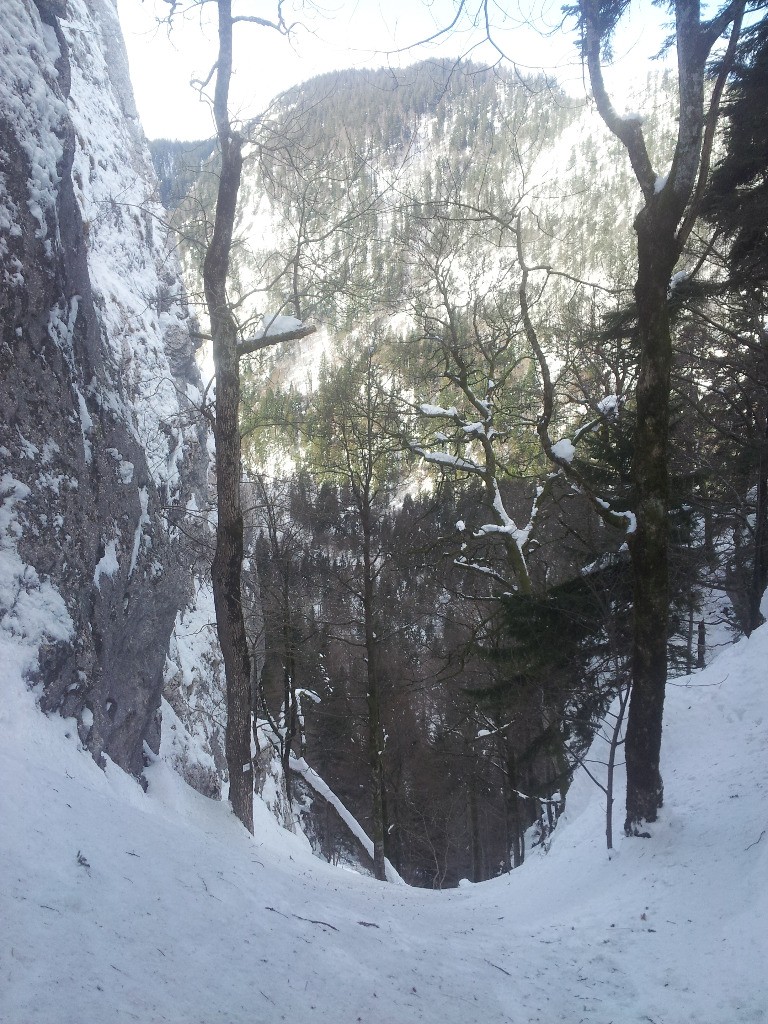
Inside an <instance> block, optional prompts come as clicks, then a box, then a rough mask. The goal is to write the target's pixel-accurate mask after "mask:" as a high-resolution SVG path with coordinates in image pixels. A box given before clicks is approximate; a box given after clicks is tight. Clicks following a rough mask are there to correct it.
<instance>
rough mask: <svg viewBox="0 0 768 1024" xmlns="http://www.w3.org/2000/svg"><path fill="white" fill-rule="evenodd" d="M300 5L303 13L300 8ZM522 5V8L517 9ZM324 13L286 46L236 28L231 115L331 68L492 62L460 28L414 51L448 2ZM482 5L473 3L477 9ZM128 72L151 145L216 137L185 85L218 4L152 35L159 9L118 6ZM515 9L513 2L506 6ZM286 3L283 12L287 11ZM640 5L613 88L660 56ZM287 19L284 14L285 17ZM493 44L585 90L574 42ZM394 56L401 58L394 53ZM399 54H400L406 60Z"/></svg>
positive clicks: (158, 3) (526, 35)
mask: <svg viewBox="0 0 768 1024" xmlns="http://www.w3.org/2000/svg"><path fill="white" fill-rule="evenodd" d="M294 2H295V5H296V6H300V5H301V6H304V7H305V8H307V7H308V5H306V4H303V5H302V4H301V0H294ZM520 2H521V4H522V2H523V0H520ZM534 2H535V3H536V12H537V13H536V16H535V21H536V25H537V26H540V27H541V28H543V29H545V30H546V29H550V30H553V29H555V28H556V26H557V24H558V20H559V18H560V2H559V0H557V2H551V0H534ZM320 3H322V5H323V6H322V8H319V7H318V9H305V10H303V11H302V12H300V13H299V14H298V15H297V17H299V18H300V19H301V22H302V25H301V26H300V27H299V28H297V30H296V32H295V33H294V36H293V38H292V40H290V41H289V40H288V39H286V38H284V37H282V36H280V35H278V34H277V33H276V32H273V31H270V30H268V29H263V28H260V27H257V26H252V25H240V26H239V28H238V31H237V34H236V53H235V80H234V84H233V94H232V95H233V103H232V106H233V109H235V110H238V111H239V112H240V113H241V114H242V115H243V116H249V117H252V116H255V115H256V114H258V113H259V112H260V111H261V110H263V109H264V108H265V107H266V106H267V105H268V103H269V101H270V100H271V99H272V98H274V96H276V95H277V94H278V93H280V92H283V91H284V90H285V89H287V88H289V87H290V86H291V85H294V84H296V83H298V82H302V81H306V80H307V79H309V78H312V77H313V76H314V75H318V74H321V73H323V72H326V71H331V70H333V69H336V68H348V67H381V66H387V65H390V66H394V67H397V66H400V65H405V64H411V63H414V62H415V61H417V60H423V59H426V58H427V57H430V56H447V57H457V56H460V55H467V54H471V56H472V57H473V59H475V60H477V61H480V62H493V61H495V60H497V59H498V56H499V55H498V53H497V52H496V51H494V50H493V49H492V48H491V47H490V46H489V45H488V44H487V43H483V42H482V40H483V36H484V32H483V31H482V30H481V29H474V28H472V26H471V25H470V24H469V23H468V21H466V20H465V21H463V22H462V24H461V26H459V27H457V30H455V31H454V32H452V33H450V34H448V35H447V36H445V37H444V38H443V39H441V40H439V41H437V42H433V43H431V44H429V45H425V46H418V47H416V46H414V44H416V43H418V42H419V41H420V40H422V39H424V38H426V37H429V36H430V35H432V34H433V33H434V32H435V31H436V30H437V28H442V27H445V26H447V25H449V24H450V23H451V21H452V20H453V17H454V11H455V3H454V0H320ZM478 3H479V0H470V2H469V4H468V7H469V9H470V10H471V11H472V10H475V9H476V7H477V6H478ZM117 6H118V11H119V13H120V20H121V22H122V25H123V32H124V35H125V41H126V46H127V47H128V57H129V60H130V64H131V74H132V79H133V86H134V91H135V94H136V102H137V105H138V108H139V113H140V115H141V119H142V123H143V125H144V130H145V132H146V134H147V136H148V137H149V138H159V137H169V138H182V139H183V138H187V139H198V138H207V137H209V136H210V135H212V134H213V125H212V120H211V116H210V112H209V110H208V107H207V106H206V104H205V103H201V102H200V100H199V99H198V95H197V93H196V92H195V91H194V89H192V88H191V87H190V85H189V82H190V79H191V78H193V77H202V78H205V77H206V76H207V74H208V72H209V70H210V68H211V65H212V64H213V61H214V54H215V48H216V46H215V36H216V33H215V28H214V27H213V23H212V19H211V17H208V14H210V15H212V14H213V11H214V9H215V5H214V4H210V5H206V6H205V7H204V8H203V11H204V12H205V13H206V23H203V24H201V20H200V11H199V10H198V12H196V13H195V14H193V15H190V16H189V17H187V18H182V19H179V20H178V22H177V25H176V28H175V29H174V31H173V33H172V34H171V35H170V36H169V35H168V32H167V29H166V28H164V27H160V28H158V26H157V22H156V19H157V17H158V16H159V15H160V16H162V15H163V14H165V13H166V12H167V10H168V4H167V3H165V2H163V0H117ZM506 6H507V9H508V10H509V11H510V12H514V11H515V10H516V8H517V5H516V3H515V0H511V2H510V3H508V4H507V5H506ZM275 7H276V4H275V3H273V2H272V0H250V2H249V0H243V2H242V4H241V9H242V11H243V12H245V11H246V10H247V11H248V12H250V13H257V14H259V15H261V16H264V17H272V16H273V12H274V9H275ZM288 7H289V4H286V9H288ZM651 10H652V8H650V7H649V6H646V5H644V11H641V13H640V14H638V15H636V16H635V18H634V21H632V22H630V24H629V26H628V28H627V29H626V30H625V32H624V35H623V36H622V38H621V41H620V43H619V45H618V46H617V56H618V57H621V58H622V60H623V63H624V65H625V66H626V70H624V71H623V72H622V74H621V76H620V78H619V81H622V80H626V79H627V77H628V76H631V75H632V74H633V71H632V67H635V68H636V67H637V66H638V65H639V64H640V63H641V61H642V60H643V59H644V58H645V56H647V53H648V52H649V49H650V48H652V49H654V50H655V49H658V39H659V36H658V31H653V32H652V31H651V30H650V25H651V22H652V21H655V20H656V12H655V11H654V14H653V15H652V14H651V13H650V12H651ZM286 18H287V19H289V18H290V14H288V13H286ZM495 39H496V41H497V42H498V43H499V44H500V46H502V47H503V49H504V51H505V53H506V55H507V56H508V57H510V58H512V59H514V60H515V62H516V63H517V64H518V65H519V66H520V67H521V69H524V70H525V69H528V68H531V69H535V68H543V69H545V70H547V71H549V72H553V71H554V70H555V69H558V77H559V78H560V80H561V81H562V80H563V79H566V80H567V81H569V82H570V83H572V85H573V87H574V88H579V87H580V84H581V68H580V66H579V63H578V60H577V55H576V50H575V47H574V42H573V35H572V34H571V33H566V32H562V31H553V32H552V33H551V34H550V35H545V34H543V33H542V32H541V31H535V30H533V29H532V28H530V27H528V26H526V23H525V18H524V16H523V15H522V14H521V13H520V12H519V10H518V11H517V13H509V14H508V15H507V17H506V21H505V22H504V23H501V22H499V23H498V25H497V29H496V32H495ZM398 51H400V52H398ZM403 51H405V52H403Z"/></svg>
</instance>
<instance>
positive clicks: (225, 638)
mask: <svg viewBox="0 0 768 1024" xmlns="http://www.w3.org/2000/svg"><path fill="white" fill-rule="evenodd" d="M218 12H219V60H218V65H217V72H216V89H215V95H214V115H215V118H216V130H217V134H218V139H219V145H220V148H221V174H220V178H219V189H218V195H217V199H216V214H215V218H214V227H213V234H212V237H211V243H210V245H209V246H208V251H207V252H206V255H205V262H204V265H203V287H204V290H205V301H206V304H207V306H208V316H209V319H210V324H211V337H212V339H213V363H214V367H215V372H216V419H215V424H214V438H215V441H216V490H217V498H218V519H217V525H216V554H215V556H214V559H213V566H212V570H211V575H212V582H213V597H214V605H215V608H216V626H217V629H218V635H219V643H220V645H221V653H222V657H223V659H224V674H225V677H226V684H227V732H226V755H227V768H228V770H229V798H230V801H231V803H232V809H233V810H234V812H235V814H236V815H237V817H238V818H239V819H240V821H242V823H243V824H244V825H245V827H246V828H247V829H248V831H249V832H253V765H252V761H251V737H252V724H251V723H252V709H251V685H250V679H251V665H250V655H249V652H248V643H247V638H246V632H245V620H244V616H243V602H242V585H241V577H242V566H243V513H242V505H241V498H240V477H241V452H240V419H239V413H240V372H239V367H238V352H237V340H238V332H237V325H236V323H235V319H234V317H233V315H232V310H231V307H230V305H229V303H228V301H227V277H228V275H229V258H230V251H231V248H232V232H233V229H234V224H235V214H236V210H237V197H238V192H239V190H240V178H241V173H242V166H243V157H242V140H241V138H240V136H239V135H238V134H237V132H235V131H233V130H232V127H231V125H230V123H229V111H228V96H229V83H230V78H231V75H232V12H231V0H219V3H218Z"/></svg>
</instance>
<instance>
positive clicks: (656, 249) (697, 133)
mask: <svg viewBox="0 0 768 1024" xmlns="http://www.w3.org/2000/svg"><path fill="white" fill-rule="evenodd" d="M672 7H673V9H674V13H675V43H676V47H677V69H678V95H679V101H680V109H679V117H678V132H677V139H676V144H675V154H674V158H673V160H672V166H671V168H670V170H669V174H668V175H667V176H666V177H665V178H661V177H660V176H659V175H658V174H657V173H656V171H655V170H654V168H653V165H652V162H651V157H650V155H649V151H648V148H647V145H646V138H645V135H644V131H643V126H642V121H641V120H640V119H639V118H637V117H635V116H631V117H620V116H619V115H618V114H617V113H616V110H615V109H614V107H613V105H612V103H611V100H610V97H609V96H608V93H607V91H606V88H605V82H604V80H603V73H602V63H601V58H602V54H603V51H604V49H605V46H606V44H607V43H609V42H610V38H611V35H612V32H613V30H614V29H615V27H616V23H617V21H618V19H619V18H620V17H621V13H622V10H623V8H620V7H618V6H617V7H616V8H615V10H614V9H613V8H612V7H611V5H606V4H604V3H602V2H601V0H580V3H579V10H580V14H581V29H582V33H583V35H582V46H583V55H584V59H585V61H586V64H587V67H588V70H589V78H590V82H591V85H592V91H593V93H594V98H595V103H596V106H597V109H598V111H599V113H600V116H601V117H602V119H603V121H604V122H605V124H606V125H607V127H608V128H609V129H610V130H611V131H612V132H613V134H614V135H615V136H616V137H617V138H618V139H619V140H620V141H621V142H622V144H623V145H624V147H625V149H626V152H627V155H628V157H629V160H630V163H631V165H632V169H633V171H634V174H635V177H636V179H637V182H638V184H639V186H640V189H641V191H642V194H643V199H644V206H643V208H642V209H641V210H640V213H639V214H638V215H637V217H636V219H635V231H636V233H637V257H638V273H637V282H636V284H635V301H636V304H637V326H638V348H639V353H640V369H639V376H638V382H637V392H636V398H637V426H636V431H635V455H634V463H633V482H634V486H635V513H636V530H635V533H634V534H633V536H632V538H631V544H630V552H631V556H632V568H633V575H634V645H633V658H632V693H631V697H630V704H629V715H628V719H627V735H626V762H627V816H626V820H625V823H624V830H625V832H626V833H627V835H647V833H646V832H643V831H642V824H643V822H646V821H648V822H652V821H655V820H656V817H657V814H658V810H659V808H660V807H661V805H662V802H663V798H664V787H663V784H662V780H661V772H660V766H659V762H660V753H661V732H662V716H663V711H664V691H665V687H666V679H667V631H668V611H667V607H668V594H669V568H668V561H669V521H668V520H669V516H668V505H669V470H668V448H669V405H670V376H671V367H672V336H671V331H670V323H669V314H668V308H667V306H668V290H669V287H670V280H671V276H672V272H673V271H674V268H675V264H676V262H677V259H678V257H679V256H680V253H681V252H682V250H683V247H684V246H685V243H686V241H687V239H688V237H689V235H690V232H691V230H692V229H693V225H694V223H695V221H696V216H697V208H698V202H699V199H700V196H701V195H702V194H703V189H704V185H705V184H706V181H707V177H708V173H709V164H710V159H711V154H712V146H713V143H714V136H715V128H716V125H717V120H718V116H719V104H720V97H721V95H722V90H723V88H724V86H725V80H726V76H727V74H728V70H729V68H730V65H731V63H732V61H733V57H734V53H735V46H736V42H737V40H738V37H739V33H740V31H741V18H742V15H743V11H744V0H732V2H731V3H727V4H725V5H724V6H723V7H722V9H721V10H720V11H719V12H718V13H717V14H715V16H714V17H713V18H712V19H711V20H710V21H708V22H702V19H701V7H700V2H699V0H675V2H674V4H673V5H672ZM729 26H732V30H731V37H730V40H729V44H728V49H727V52H726V55H725V57H724V58H723V61H722V64H721V70H720V73H719V75H718V78H717V80H716V81H715V83H714V86H713V90H712V97H711V99H710V102H709V106H708V108H705V101H704V71H705V64H706V60H707V57H708V55H709V52H710V51H711V49H712V47H713V46H714V45H715V43H716V42H717V40H718V39H719V38H720V37H721V36H722V34H723V33H724V32H725V31H726V30H727V29H728V28H729Z"/></svg>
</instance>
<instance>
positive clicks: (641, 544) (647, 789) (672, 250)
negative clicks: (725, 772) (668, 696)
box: [625, 202, 677, 834]
mask: <svg viewBox="0 0 768 1024" xmlns="http://www.w3.org/2000/svg"><path fill="white" fill-rule="evenodd" d="M660 206H661V203H660V202H656V203H651V204H649V206H647V207H646V209H645V210H644V211H643V212H642V214H641V215H640V216H638V218H637V222H636V225H635V227H636V230H637V236H638V279H637V284H636V286H635V298H636V301H637V316H638V334H639V347H640V373H639V376H638V382H637V425H636V427H635V456H634V464H633V477H634V485H635V512H636V516H637V529H636V532H635V533H634V535H633V536H632V538H631V544H630V552H631V555H632V568H633V579H634V645H633V651H632V698H631V701H630V706H629V717H628V720H627V737H626V761H627V818H626V822H625V830H626V831H627V833H628V834H629V833H633V832H636V831H638V827H639V823H640V822H642V821H655V820H656V815H657V813H658V810H659V808H660V807H661V805H662V803H663V799H664V786H663V783H662V780H661V772H660V768H659V758H660V752H661V730H662V717H663V713H664V691H665V687H666V682H667V633H668V618H669V615H668V605H669V523H668V519H669V515H668V509H669V468H668V467H669V455H668V449H669V398H670V374H671V368H672V337H671V333H670V326H669V317H668V314H667V289H668V287H669V281H670V278H671V276H672V270H673V268H674V265H675V260H676V258H677V250H676V245H675V237H674V227H675V223H676V218H675V220H674V221H673V222H672V223H671V225H670V224H669V223H666V224H663V223H660V221H661V220H662V217H663V215H664V210H663V209H661V210H658V208H659V207H660Z"/></svg>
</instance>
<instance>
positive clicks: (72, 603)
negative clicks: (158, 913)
mask: <svg viewBox="0 0 768 1024" xmlns="http://www.w3.org/2000/svg"><path fill="white" fill-rule="evenodd" d="M154 188H155V186H154V178H153V172H152V169H151V164H150V162H149V158H148V155H147V151H146V144H145V141H144V137H143V134H142V132H141V128H140V126H139V124H138V121H137V118H136V111H135V107H134V104H133V97H132V93H131V87H130V81H129V78H128V70H127V60H126V57H125V52H124V48H123V42H122V37H121V34H120V28H119V23H118V20H117V14H116V10H115V6H114V2H113V0H88V2H86V0H34V2H33V0H4V3H3V10H2V17H0V261H1V266H2V273H1V275H0V302H1V303H2V307H3V310H4V313H3V317H2V322H1V323H0V332H1V334H0V534H2V537H0V553H2V554H3V556H4V557H2V558H0V633H2V632H3V631H5V632H6V635H8V634H11V635H13V636H15V638H16V639H17V640H18V639H19V636H20V633H23V632H24V630H26V629H28V625H27V624H26V623H27V622H28V620H27V619H25V617H24V616H23V615H22V614H20V608H21V606H22V605H23V604H24V603H25V600H26V598H27V597H28V596H29V594H30V593H31V591H35V592H36V593H37V594H38V595H39V594H40V593H41V592H42V591H43V590H45V592H46V593H49V596H50V601H49V605H50V607H51V609H52V610H51V615H50V618H49V619H48V621H43V622H42V623H41V624H40V631H39V635H38V636H37V637H36V638H35V639H34V647H35V651H34V652H32V653H31V655H30V661H29V664H28V666H27V673H28V675H29V676H30V678H32V679H35V680H36V681H37V682H38V683H39V684H40V700H41V705H42V706H43V707H44V708H45V709H47V710H59V711H61V712H62V714H64V715H67V716H74V717H76V718H77V720H78V731H79V733H80V738H81V740H82V741H83V742H84V743H85V744H86V745H87V746H88V748H89V749H90V750H91V751H92V752H93V754H94V756H95V757H97V759H98V758H100V756H101V755H102V754H106V755H108V756H109V757H110V758H111V759H112V760H113V761H115V762H116V763H117V764H119V765H120V766H121V767H123V768H125V769H126V770H128V771H130V772H132V773H133V774H135V775H138V774H139V773H140V772H141V770H142V768H143V756H144V744H145V743H148V744H149V746H150V748H152V749H153V750H158V748H159V708H160V698H161V691H162V687H163V675H164V666H165V664H166V653H167V650H168V640H169V637H170V635H171V631H172V629H173V626H174V621H175V619H176V616H177V613H178V612H179V611H180V610H181V609H182V608H183V607H184V605H185V604H186V602H187V599H188V596H189V594H190V589H191V578H190V564H191V561H192V555H191V554H190V551H189V548H188V545H187V542H186V540H185V533H186V532H187V531H186V529H185V530H182V529H181V528H180V527H181V526H182V525H183V524H182V522H181V518H182V517H183V516H184V514H185V513H186V511H187V508H188V507H190V508H192V509H197V508H203V507H204V496H205V488H206V466H207V454H206V438H205V431H204V429H203V428H202V427H201V426H200V417H199V416H198V415H197V413H196V411H195V405H196V402H197V401H198V399H199V397H200V392H199V383H200V382H199V375H198V371H197V368H196V365H195V361H194V347H193V344H192V342H191V340H190V334H189V329H188V325H189V314H188V312H187V309H186V307H185V304H184V299H183V295H182V291H181V286H180V283H179V278H178V275H177V272H176V269H175V263H174V261H173V259H171V258H169V250H168V247H167V244H166V237H165V232H164V231H163V229H162V226H161V224H160V221H159V219H158V215H159V213H160V212H161V208H160V207H159V205H158V204H157V203H156V202H155V201H154V199H153V197H152V193H153V190H154ZM46 588H47V589H46ZM41 638H42V642H40V640H41ZM30 642H31V638H30Z"/></svg>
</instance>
